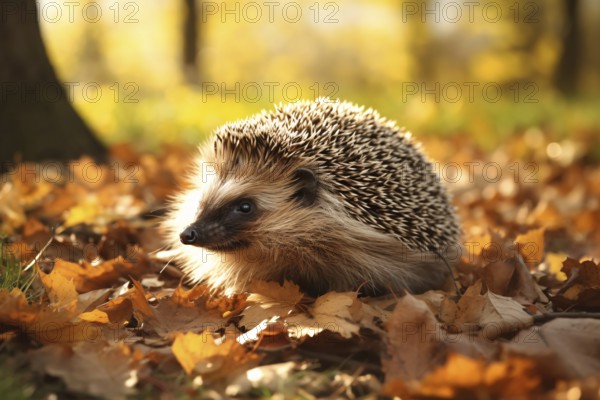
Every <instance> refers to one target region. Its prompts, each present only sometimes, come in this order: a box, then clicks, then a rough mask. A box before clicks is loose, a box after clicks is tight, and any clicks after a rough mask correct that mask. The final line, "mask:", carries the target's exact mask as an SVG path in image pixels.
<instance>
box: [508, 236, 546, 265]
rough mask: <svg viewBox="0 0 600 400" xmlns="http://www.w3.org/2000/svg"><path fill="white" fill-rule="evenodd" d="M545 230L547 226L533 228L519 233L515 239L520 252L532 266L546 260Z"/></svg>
mask: <svg viewBox="0 0 600 400" xmlns="http://www.w3.org/2000/svg"><path fill="white" fill-rule="evenodd" d="M545 230H546V229H545V228H538V229H532V230H529V231H527V232H526V233H523V234H521V235H518V236H517V238H516V239H515V243H516V245H517V250H518V252H519V253H520V254H521V255H522V256H523V259H524V260H525V263H526V264H527V265H528V266H529V267H530V268H535V267H536V266H537V265H539V264H540V263H541V262H542V261H544V232H545Z"/></svg>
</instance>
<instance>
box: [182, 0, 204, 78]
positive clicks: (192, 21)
mask: <svg viewBox="0 0 600 400" xmlns="http://www.w3.org/2000/svg"><path fill="white" fill-rule="evenodd" d="M183 3H184V6H185V13H186V16H185V20H184V22H183V73H184V76H185V78H186V80H187V81H188V82H189V83H191V84H198V83H200V73H199V70H198V10H197V3H196V0H183Z"/></svg>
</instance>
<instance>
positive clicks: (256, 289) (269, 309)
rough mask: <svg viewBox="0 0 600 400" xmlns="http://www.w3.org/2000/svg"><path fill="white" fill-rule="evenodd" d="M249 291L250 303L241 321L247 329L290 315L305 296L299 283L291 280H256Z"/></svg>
mask: <svg viewBox="0 0 600 400" xmlns="http://www.w3.org/2000/svg"><path fill="white" fill-rule="evenodd" d="M249 292H250V295H249V296H248V298H247V300H246V301H247V303H249V305H248V306H247V307H246V308H245V309H244V311H243V312H242V315H243V317H242V319H241V321H240V326H244V327H246V328H247V329H253V328H255V327H257V326H258V325H260V324H261V323H262V322H263V321H265V320H268V321H271V320H272V319H273V318H275V319H278V318H281V317H286V316H288V315H290V314H291V313H292V312H293V311H294V309H295V308H296V305H297V304H298V303H300V301H301V300H302V298H303V297H304V294H303V293H302V292H301V291H300V288H299V287H298V285H296V284H294V283H292V282H290V281H285V282H284V283H283V285H280V284H279V283H278V282H273V281H271V282H266V281H256V282H254V283H253V284H252V286H251V287H250V289H249Z"/></svg>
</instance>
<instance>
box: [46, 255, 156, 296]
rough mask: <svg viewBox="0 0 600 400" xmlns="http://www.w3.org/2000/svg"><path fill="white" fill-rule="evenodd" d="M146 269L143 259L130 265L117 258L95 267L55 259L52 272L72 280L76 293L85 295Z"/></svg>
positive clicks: (134, 275)
mask: <svg viewBox="0 0 600 400" xmlns="http://www.w3.org/2000/svg"><path fill="white" fill-rule="evenodd" d="M146 268H147V264H146V260H145V258H144V259H139V260H137V262H135V263H132V262H129V261H127V260H125V259H123V258H122V257H118V258H115V259H113V260H109V261H105V262H103V263H101V264H99V265H96V266H93V265H91V264H90V263H88V262H86V261H83V262H82V263H81V264H76V263H72V262H68V261H65V260H62V259H56V261H55V263H54V269H53V271H56V273H57V274H60V275H62V276H64V277H66V278H68V279H72V280H73V282H74V283H75V287H76V288H77V291H78V292H80V293H85V292H89V291H91V290H95V289H101V288H106V287H111V286H112V285H113V284H114V283H115V282H117V281H118V280H119V279H120V278H129V277H130V276H132V277H134V278H135V277H138V276H141V274H142V273H143V272H144V271H145V270H146Z"/></svg>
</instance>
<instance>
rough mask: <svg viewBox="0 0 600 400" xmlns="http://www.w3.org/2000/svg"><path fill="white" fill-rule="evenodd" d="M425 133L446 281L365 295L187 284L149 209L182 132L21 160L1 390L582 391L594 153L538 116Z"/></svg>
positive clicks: (592, 324) (594, 387)
mask: <svg viewBox="0 0 600 400" xmlns="http://www.w3.org/2000/svg"><path fill="white" fill-rule="evenodd" d="M425 148H426V149H427V150H428V152H429V154H430V155H431V156H432V157H433V158H434V159H437V160H442V161H441V162H439V163H437V164H436V170H437V172H438V173H439V174H440V176H441V179H443V180H444V181H445V183H446V184H447V185H448V186H449V187H450V189H451V190H452V192H453V194H454V202H455V204H456V206H457V209H458V211H459V213H460V215H461V220H462V223H463V229H464V238H463V243H462V244H461V245H462V248H461V250H458V248H457V249H454V253H452V251H449V252H448V253H446V254H445V256H446V257H447V258H449V259H450V258H454V259H455V260H457V263H456V265H455V267H454V276H455V278H456V279H455V282H456V285H453V284H452V282H448V286H447V290H444V291H442V290H440V291H430V292H427V293H424V294H419V295H409V294H403V293H395V294H391V295H388V296H383V297H379V298H367V297H360V296H358V295H357V293H356V292H346V293H336V292H330V293H326V294H324V295H322V296H320V297H318V298H316V299H315V298H310V297H308V296H305V295H304V294H303V293H301V292H300V290H299V289H298V287H297V286H296V285H294V284H293V283H292V282H284V283H283V284H279V283H275V282H262V281H259V282H255V284H254V285H253V286H252V288H251V290H249V291H248V293H243V294H235V295H226V294H224V293H211V292H209V291H208V289H207V288H206V287H204V286H202V285H199V286H195V287H191V286H188V285H186V284H185V283H183V281H182V274H181V272H180V271H179V270H178V269H177V268H176V266H175V265H172V263H171V262H170V259H169V253H168V251H166V250H165V249H164V248H163V247H162V242H161V239H160V237H161V232H160V231H159V228H158V226H157V221H158V218H159V217H160V216H161V215H162V213H163V210H164V204H165V200H166V199H167V197H168V196H169V195H171V194H173V193H174V191H175V190H176V187H177V182H178V181H179V179H178V177H181V176H183V174H185V170H186V162H185V160H186V159H189V157H190V156H192V155H190V154H189V153H188V152H186V151H184V150H182V149H179V148H175V147H169V148H166V149H165V150H164V152H163V153H162V154H160V155H150V154H137V153H135V152H134V151H132V150H131V149H130V148H129V147H128V146H126V145H121V146H115V147H113V148H112V160H113V162H112V163H111V164H108V165H103V166H101V165H97V164H95V163H93V162H92V161H91V160H87V159H81V160H79V161H77V162H75V163H72V164H69V165H67V166H61V165H59V164H19V165H16V166H15V169H14V170H13V171H12V172H11V173H9V174H6V175H4V176H2V181H1V182H0V185H1V186H0V231H1V232H2V233H3V235H4V237H3V241H2V258H1V262H2V265H1V268H2V289H1V290H0V324H1V325H0V326H1V328H2V331H1V335H2V337H1V339H2V342H1V344H0V345H1V351H0V363H1V364H2V365H1V367H2V368H1V369H2V370H3V371H4V372H3V374H4V376H3V377H0V386H1V387H3V388H5V389H4V390H3V392H4V393H5V394H6V396H8V397H6V398H9V397H14V398H42V397H47V396H48V395H51V394H57V395H59V396H66V397H71V398H79V397H82V396H86V397H90V398H92V397H101V398H109V399H119V398H165V399H169V398H175V399H179V398H204V397H206V398H225V397H244V398H247V397H272V396H279V397H280V398H294V397H298V398H319V397H339V398H378V397H381V396H389V397H394V396H400V397H402V398H461V399H480V398H565V399H577V398H597V397H598V396H599V395H600V392H599V390H600V335H599V334H598V332H600V320H599V319H598V315H599V314H597V313H598V312H599V311H600V267H599V266H598V262H597V261H598V259H599V258H598V257H600V254H599V253H600V230H599V229H598V225H599V221H600V167H599V166H598V165H597V164H595V163H593V162H591V161H590V159H589V157H588V156H587V153H586V148H585V146H584V144H583V143H579V142H575V141H571V140H565V141H562V142H556V143H548V142H547V140H546V139H545V138H544V136H543V134H541V132H537V131H532V132H527V133H526V134H524V135H522V137H518V138H517V137H515V138H513V139H511V140H510V141H508V142H507V143H506V144H504V145H503V146H501V147H500V148H498V149H497V150H495V151H493V152H492V153H483V152H482V151H480V150H478V149H477V148H475V147H474V146H472V145H469V144H468V141H467V140H466V139H461V138H456V140H453V141H452V144H449V143H448V140H444V141H442V139H429V140H427V141H426V143H425ZM559 150H560V151H559ZM455 286H456V287H457V288H458V292H456V289H455Z"/></svg>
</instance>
